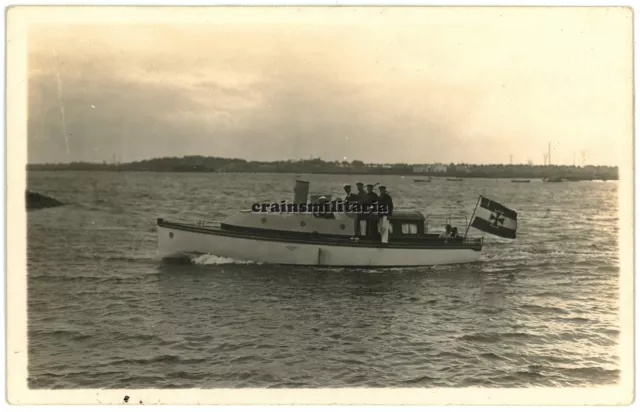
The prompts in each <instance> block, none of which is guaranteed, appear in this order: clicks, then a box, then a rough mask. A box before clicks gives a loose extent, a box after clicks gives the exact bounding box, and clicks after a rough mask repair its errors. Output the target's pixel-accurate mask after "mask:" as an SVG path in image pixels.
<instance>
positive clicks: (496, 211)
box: [471, 196, 518, 239]
mask: <svg viewBox="0 0 640 412" xmlns="http://www.w3.org/2000/svg"><path fill="white" fill-rule="evenodd" d="M471 226H472V227H475V228H476V229H478V230H482V231H483V232H487V233H490V234H492V235H495V236H500V237H506V238H509V239H515V238H516V229H517V228H518V213H517V212H515V211H514V210H511V209H509V208H508V207H505V206H503V205H501V204H500V203H498V202H494V201H493V200H490V199H487V198H486V197H484V196H480V202H479V203H478V205H477V206H476V210H475V211H474V212H473V216H471Z"/></svg>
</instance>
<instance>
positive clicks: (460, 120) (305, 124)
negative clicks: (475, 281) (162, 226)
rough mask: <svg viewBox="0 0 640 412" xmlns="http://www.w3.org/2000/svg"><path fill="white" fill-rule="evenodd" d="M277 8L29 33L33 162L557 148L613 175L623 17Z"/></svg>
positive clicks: (623, 122) (482, 156) (501, 155)
mask: <svg viewBox="0 0 640 412" xmlns="http://www.w3.org/2000/svg"><path fill="white" fill-rule="evenodd" d="M273 10H275V9H271V12H270V14H269V13H268V14H266V15H265V16H266V17H263V16H262V15H260V16H258V15H257V14H255V15H252V18H249V17H246V18H245V17H243V16H242V15H241V14H237V15H235V16H234V17H229V18H228V19H227V20H226V21H225V19H224V18H222V17H218V18H217V19H216V18H212V20H211V21H210V22H207V24H191V25H184V24H182V25H181V24H177V23H176V24H155V25H153V24H149V25H143V24H138V25H106V24H102V25H91V26H89V25H86V26H70V25H68V26H63V25H57V26H54V25H49V26H44V25H41V26H36V28H35V29H33V30H32V31H31V32H30V39H29V44H30V50H29V161H31V162H44V161H70V160H85V161H102V160H111V159H112V157H113V155H115V156H116V157H118V158H120V159H122V160H123V161H128V160H136V159H143V158H149V157H155V156H181V155H189V154H202V155H212V156H225V157H243V158H248V159H255V160H274V159H287V158H308V157H309V156H315V157H322V158H323V159H326V160H334V159H335V160H337V159H342V158H343V157H347V158H348V159H361V160H365V161H372V162H431V161H444V162H450V161H455V162H460V161H462V162H476V163H489V162H506V161H508V159H509V155H510V154H514V161H520V162H525V161H526V159H527V158H534V160H537V161H538V162H541V161H542V156H541V153H542V151H543V150H545V149H546V145H547V142H548V141H549V140H551V141H553V142H554V148H555V149H556V150H557V152H556V154H555V158H556V159H563V160H564V161H565V162H566V159H571V155H572V153H573V151H582V150H586V151H587V152H588V153H589V156H591V157H590V159H591V160H592V161H594V162H596V161H597V162H599V163H609V164H611V163H615V159H616V158H617V154H616V152H615V150H613V149H612V147H613V148H614V149H615V145H613V146H611V145H610V140H607V139H606V138H604V137H605V136H612V138H613V139H618V140H619V139H621V138H625V137H628V136H627V134H628V133H627V132H628V130H629V124H630V120H629V119H630V117H629V113H630V112H629V110H628V109H630V107H631V106H630V102H631V100H630V97H631V89H630V88H629V90H627V86H629V85H630V84H631V83H630V81H629V79H626V78H625V75H624V73H626V71H625V70H627V69H629V68H630V67H631V66H630V59H629V61H626V60H624V57H625V56H626V54H625V52H624V48H623V47H622V46H619V44H622V43H623V42H621V41H620V40H621V39H623V36H621V35H619V34H618V35H616V36H613V35H609V34H607V33H611V32H612V30H613V28H615V27H616V24H617V25H620V24H621V23H620V22H621V21H622V20H621V19H619V18H617V19H616V18H612V16H611V15H609V16H604V15H603V14H594V13H595V12H580V13H575V12H574V13H573V14H571V13H566V12H564V11H559V12H557V13H551V12H549V11H546V10H542V9H536V11H535V13H537V14H536V16H537V17H538V18H539V19H538V20H536V19H533V18H531V19H524V18H519V17H518V13H520V12H519V11H517V10H509V11H505V12H504V13H502V12H500V13H499V12H498V11H496V10H497V9H495V10H494V9H481V10H477V11H476V12H475V13H472V12H471V11H465V12H460V13H453V14H451V13H449V14H448V15H447V11H446V9H442V8H435V9H433V8H432V9H430V11H425V10H424V9H421V10H420V11H418V10H417V9H414V10H413V11H411V12H409V13H408V14H407V12H406V11H403V9H396V8H394V9H380V12H379V13H377V12H376V13H374V12H373V9H366V10H365V9H348V10H347V9H343V10H337V9H336V10H330V11H325V12H323V13H327V15H332V16H334V17H335V19H326V18H325V19H320V18H319V17H314V15H313V13H312V12H311V11H309V9H304V11H302V12H300V13H295V12H293V11H291V9H288V11H281V12H278V13H281V14H278V13H276V12H275V11H273ZM465 10H466V9H465ZM469 10H471V9H469ZM522 13H524V12H522ZM527 13H528V14H527V16H529V15H530V13H534V11H531V10H529V11H528V12H527ZM503 14H504V16H503ZM247 16H248V14H247ZM446 16H449V17H446ZM522 16H524V14H522V15H521V16H520V17H522ZM594 16H595V17H594ZM602 16H604V17H602ZM214 17H215V16H214ZM596 17H597V18H596ZM488 22H491V24H489V23H488ZM618 33H622V31H619V32H618ZM623 40H624V39H623ZM627 54H628V53H627ZM55 56H57V58H56V57H55ZM629 73H630V71H629ZM58 75H59V76H60V81H61V83H62V90H63V97H64V98H63V101H62V102H61V101H60V100H59V99H58V94H57V76H58ZM625 97H629V99H628V101H627V100H624V98H625ZM620 101H623V104H622V105H620V104H615V103H616V102H620ZM61 105H64V108H65V117H66V128H67V134H68V140H69V154H67V152H66V148H65V138H64V133H63V119H62V116H61V113H60V107H61ZM92 105H93V106H95V108H93V107H92ZM558 148H559V149H558ZM535 153H540V155H536V154H535ZM563 156H564V158H563ZM569 162H570V160H569Z"/></svg>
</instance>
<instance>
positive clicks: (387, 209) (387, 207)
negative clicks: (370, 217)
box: [378, 186, 393, 243]
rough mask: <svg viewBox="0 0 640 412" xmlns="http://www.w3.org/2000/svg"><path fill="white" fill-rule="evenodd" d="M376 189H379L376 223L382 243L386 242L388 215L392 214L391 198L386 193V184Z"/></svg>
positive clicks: (387, 238)
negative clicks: (378, 219)
mask: <svg viewBox="0 0 640 412" xmlns="http://www.w3.org/2000/svg"><path fill="white" fill-rule="evenodd" d="M378 189H380V197H379V198H378V207H379V211H378V214H379V216H380V223H379V224H378V230H379V231H380V237H381V240H382V243H388V242H389V217H390V216H391V215H392V214H393V199H392V198H391V196H390V195H389V193H387V187H386V186H380V187H379V188H378Z"/></svg>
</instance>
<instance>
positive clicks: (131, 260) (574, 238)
mask: <svg viewBox="0 0 640 412" xmlns="http://www.w3.org/2000/svg"><path fill="white" fill-rule="evenodd" d="M294 178H295V176H292V175H268V174H251V175H249V174H247V175H243V174H226V175H222V174H171V173H166V174H163V173H113V172H83V173H81V172H34V173H30V174H29V182H28V186H29V189H30V190H35V191H38V192H40V193H42V194H45V195H48V196H52V197H54V198H57V199H58V200H61V201H62V202H64V203H66V204H67V206H65V207H62V208H55V209H46V210H39V211H35V212H30V213H29V221H28V287H29V290H28V311H29V312H28V315H29V328H28V330H29V385H30V387H31V388H124V387H126V388H191V387H202V388H241V387H268V388H282V387H293V388H295V387H305V388H316V387H363V386H368V387H466V386H483V387H532V386H538V387H553V386H564V387H566V386H576V387H578V386H593V385H609V384H616V383H617V382H618V379H619V369H620V365H619V358H618V352H617V351H618V335H619V330H620V327H619V317H618V282H619V263H618V246H617V230H618V210H617V208H618V195H617V191H618V184H617V182H576V183H557V184H551V183H542V182H532V183H530V184H515V183H511V182H510V181H508V180H499V181H498V180H492V179H473V180H465V181H463V182H446V181H440V180H434V181H433V182H432V183H414V182H413V179H411V178H406V179H402V178H401V177H399V176H397V177H376V178H375V179H374V178H368V179H367V180H371V181H372V182H374V183H375V182H380V183H385V184H386V185H387V186H388V187H389V190H390V192H391V194H392V196H393V197H394V202H395V204H396V207H399V208H417V209H420V210H423V211H425V212H426V213H439V212H444V211H453V212H461V211H466V212H467V213H468V214H470V213H471V211H472V210H473V207H474V206H475V203H476V200H477V195H478V194H484V195H486V196H487V197H489V198H491V199H493V200H496V201H499V202H501V203H503V204H505V205H506V206H508V207H511V208H514V209H515V210H517V211H518V212H519V229H518V239H517V240H515V241H511V240H506V239H499V238H495V237H491V236H487V238H486V241H487V244H486V247H485V249H484V251H483V258H482V260H481V261H480V262H478V263H474V264H468V265H456V266H441V267H434V268H418V269H386V270H362V269H358V270H349V269H316V268H288V267H287V268H285V267H277V266H271V265H254V264H246V263H243V262H234V261H233V260H231V259H225V258H222V257H217V256H208V255H205V256H201V257H199V258H194V260H193V262H191V263H168V262H163V261H161V260H158V259H157V258H156V255H155V252H156V244H155V241H156V239H155V228H154V226H155V220H156V218H157V217H165V218H173V219H185V220H192V221H195V220H206V221H216V220H220V219H222V218H224V217H225V216H227V215H229V214H230V213H232V212H233V211H235V210H237V209H239V208H248V207H249V206H250V204H251V203H253V202H254V201H261V200H265V199H273V200H282V199H290V198H291V197H292V195H291V191H292V188H293V180H294ZM359 179H361V177H358V176H353V177H348V176H323V175H321V176H312V177H311V180H312V191H314V192H315V191H318V192H326V193H332V192H333V193H335V194H338V193H339V191H340V188H341V187H342V184H343V183H346V182H350V183H352V184H353V183H355V182H356V180H359ZM463 225H464V223H462V225H459V226H460V227H462V226H463ZM470 234H474V235H477V234H478V232H474V230H473V229H472V231H471V232H470Z"/></svg>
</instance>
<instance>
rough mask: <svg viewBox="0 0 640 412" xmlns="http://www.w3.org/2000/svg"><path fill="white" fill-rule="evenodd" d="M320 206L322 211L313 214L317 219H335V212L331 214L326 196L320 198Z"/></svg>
mask: <svg viewBox="0 0 640 412" xmlns="http://www.w3.org/2000/svg"><path fill="white" fill-rule="evenodd" d="M318 204H319V205H320V211H318V212H314V213H313V215H314V216H315V217H320V218H325V219H333V218H335V216H334V215H333V212H331V205H330V204H329V203H328V202H327V198H326V196H320V197H319V198H318Z"/></svg>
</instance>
